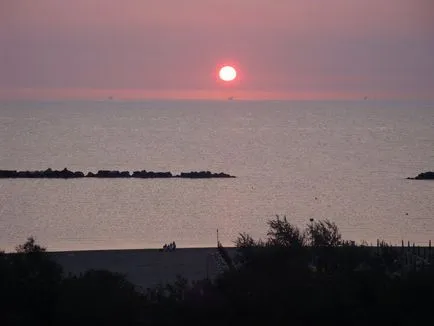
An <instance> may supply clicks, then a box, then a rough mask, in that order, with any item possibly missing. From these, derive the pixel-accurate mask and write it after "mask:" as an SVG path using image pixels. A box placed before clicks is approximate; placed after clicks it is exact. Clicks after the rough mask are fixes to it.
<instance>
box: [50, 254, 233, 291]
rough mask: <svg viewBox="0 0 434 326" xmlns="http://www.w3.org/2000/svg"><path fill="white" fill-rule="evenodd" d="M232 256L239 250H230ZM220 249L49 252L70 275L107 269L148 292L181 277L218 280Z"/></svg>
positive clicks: (196, 279)
mask: <svg viewBox="0 0 434 326" xmlns="http://www.w3.org/2000/svg"><path fill="white" fill-rule="evenodd" d="M227 250H228V252H229V253H230V254H231V255H234V254H235V248H228V249H227ZM216 252H217V249H216V248H180V249H176V250H175V251H172V252H163V251H160V250H159V249H137V250H136V249H131V250H89V251H63V252H49V253H48V254H49V256H50V257H51V258H53V259H54V260H55V261H57V262H58V263H59V264H60V265H61V266H62V267H63V268H64V272H65V273H66V274H68V273H72V274H79V273H83V272H85V271H86V270H89V269H104V270H108V271H111V272H118V273H122V274H124V275H126V277H127V279H128V280H129V281H130V282H132V283H133V284H135V285H137V286H140V287H142V288H144V289H146V288H148V287H154V286H156V285H158V284H159V283H163V284H166V283H170V282H173V281H175V280H176V277H177V275H181V276H183V277H185V278H187V279H188V280H189V281H198V280H202V279H204V278H206V277H207V276H208V277H209V278H214V277H215V276H216V275H217V273H218V264H217V262H216V259H215V257H214V256H215V254H216Z"/></svg>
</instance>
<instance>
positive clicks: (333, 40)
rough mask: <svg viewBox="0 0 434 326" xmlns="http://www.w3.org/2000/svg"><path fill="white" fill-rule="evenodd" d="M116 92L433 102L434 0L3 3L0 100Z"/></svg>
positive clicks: (13, 0)
mask: <svg viewBox="0 0 434 326" xmlns="http://www.w3.org/2000/svg"><path fill="white" fill-rule="evenodd" d="M223 64H231V65H233V66H234V67H235V68H236V69H237V72H238V78H237V79H236V81H234V82H229V83H224V82H222V81H220V80H219V79H218V77H217V75H218V74H217V71H218V68H219V67H220V66H221V65H223ZM108 96H113V97H114V98H226V97H227V96H235V97H238V98H246V99H262V98H276V99H278V98H285V99H358V98H363V97H364V96H368V97H369V98H417V99H421V98H424V99H425V98H428V99H432V98H434V1H433V0H124V1H121V0H74V1H59V0H38V1H35V0H0V98H58V97H62V98H63V97H68V98H107V97H108Z"/></svg>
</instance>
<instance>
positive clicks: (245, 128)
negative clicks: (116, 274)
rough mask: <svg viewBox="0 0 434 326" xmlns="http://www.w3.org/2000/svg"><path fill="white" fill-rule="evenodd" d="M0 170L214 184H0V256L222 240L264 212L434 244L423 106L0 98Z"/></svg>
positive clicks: (353, 234)
mask: <svg viewBox="0 0 434 326" xmlns="http://www.w3.org/2000/svg"><path fill="white" fill-rule="evenodd" d="M0 153H1V154H0V169H18V170H27V169H29V170H36V169H46V168H48V167H51V168H53V169H63V168H64V167H68V168H69V169H71V170H82V171H85V172H87V171H94V172H96V171H97V170H98V169H119V170H129V171H133V170H142V169H146V170H154V171H172V172H175V173H178V172H181V171H191V170H210V171H213V172H220V171H222V172H226V173H230V174H233V175H236V176H237V178H236V179H220V180H218V179H215V180H179V179H173V180H172V179H168V180H164V179H160V180H158V179H156V180H140V179H126V180H122V179H121V180H104V179H80V180H43V179H34V180H31V179H27V180H25V179H21V180H10V179H0V248H3V249H5V250H12V249H13V248H14V247H15V246H16V245H18V244H20V243H22V242H23V241H24V240H25V239H26V237H28V236H30V235H33V236H35V237H36V238H37V240H38V241H39V242H40V243H41V244H43V245H44V246H47V247H48V248H49V249H51V250H65V249H105V248H144V247H161V246H162V245H163V244H164V243H165V242H169V241H176V243H177V245H178V246H183V247H194V246H213V245H215V243H216V229H219V235H220V240H221V241H222V242H223V243H224V244H226V245H231V244H232V243H233V240H234V239H235V238H236V237H237V235H238V233H239V232H248V233H250V234H251V235H253V236H254V237H263V236H264V235H265V233H266V221H267V220H268V219H270V218H272V217H274V216H275V215H276V214H279V215H286V216H287V218H288V219H289V220H290V221H291V222H293V223H295V224H297V225H299V226H301V227H303V226H304V225H306V224H307V223H308V221H309V219H310V218H315V219H323V218H329V219H331V220H333V221H335V222H336V223H337V224H338V226H339V227H340V230H341V231H342V233H343V236H344V237H345V238H347V239H352V240H355V241H361V240H366V241H368V242H375V241H376V239H377V238H382V239H385V240H386V241H391V242H394V243H398V242H400V241H401V239H404V240H406V241H407V240H409V241H412V242H416V243H427V241H428V239H432V240H434V201H433V198H434V182H429V181H411V180H406V179H405V178H406V177H408V176H415V175H417V174H418V173H419V172H423V171H428V170H434V103H427V102H376V101H369V100H368V101H358V102H284V101H282V102H279V101H262V102H261V101H258V102H249V101H144V102H131V101H130V102H121V101H93V102H79V101H63V102H54V101H51V102H2V103H0Z"/></svg>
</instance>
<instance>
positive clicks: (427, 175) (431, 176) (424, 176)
mask: <svg viewBox="0 0 434 326" xmlns="http://www.w3.org/2000/svg"><path fill="white" fill-rule="evenodd" d="M407 179H409V180H434V172H432V171H428V172H423V173H419V174H418V175H417V176H416V177H414V178H407Z"/></svg>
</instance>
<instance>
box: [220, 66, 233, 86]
mask: <svg viewBox="0 0 434 326" xmlns="http://www.w3.org/2000/svg"><path fill="white" fill-rule="evenodd" d="M219 77H220V79H221V80H223V81H226V82H228V81H232V80H234V79H235V78H236V77H237V71H236V70H235V68H234V67H232V66H224V67H222V68H221V69H220V71H219Z"/></svg>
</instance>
